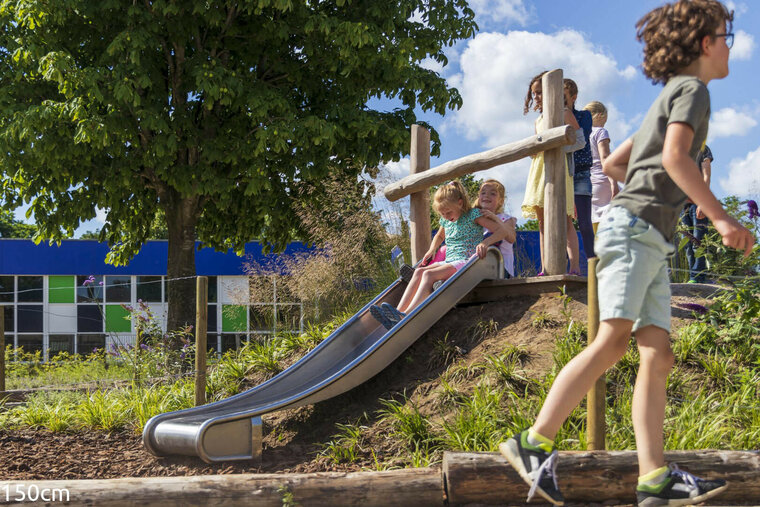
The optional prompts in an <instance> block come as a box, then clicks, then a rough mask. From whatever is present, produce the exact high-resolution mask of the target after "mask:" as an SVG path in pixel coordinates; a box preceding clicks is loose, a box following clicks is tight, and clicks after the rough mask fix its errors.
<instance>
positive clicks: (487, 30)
mask: <svg viewBox="0 0 760 507" xmlns="http://www.w3.org/2000/svg"><path fill="white" fill-rule="evenodd" d="M662 3H663V2H661V1H654V0H637V1H635V2H628V1H621V0H613V1H608V2H598V1H594V2H592V1H589V0H576V1H574V2H573V1H558V0H535V1H531V0H470V5H471V7H472V8H473V10H475V12H476V19H477V22H478V25H479V26H480V31H479V32H478V34H477V35H476V36H475V37H474V38H472V39H470V40H467V41H463V42H460V43H459V44H458V45H456V46H455V47H453V48H450V49H449V50H448V51H447V55H448V57H449V60H450V63H449V65H448V66H446V67H445V68H440V67H439V66H437V64H435V62H429V66H430V68H432V69H434V70H436V71H438V72H439V73H440V74H441V76H443V77H445V78H446V79H447V81H448V82H449V83H450V85H452V86H455V87H456V88H458V89H459V91H460V93H461V94H462V96H463V99H464V105H463V107H462V108H461V109H460V110H458V111H451V112H449V113H448V114H447V115H446V116H445V117H441V116H438V115H433V114H424V113H422V112H420V113H419V117H420V118H421V119H423V120H425V121H427V122H429V123H430V124H431V125H433V126H434V127H435V128H436V129H437V130H438V132H439V133H440V134H441V139H442V143H443V145H442V150H441V156H440V157H439V158H438V159H434V160H433V161H432V165H437V164H440V163H443V162H446V161H448V160H452V159H454V158H458V157H461V156H464V155H467V154H470V153H476V152H479V151H483V150H485V149H488V148H493V147H495V146H498V145H500V144H504V143H507V142H511V141H515V140H518V139H521V138H523V137H526V136H528V135H531V134H532V130H533V120H534V119H535V116H536V115H535V113H530V114H528V115H527V116H523V114H522V104H523V99H524V97H525V94H526V91H527V86H528V81H529V80H530V78H531V77H532V76H533V75H535V74H537V73H538V72H540V71H543V70H547V69H554V68H562V69H563V70H564V73H565V76H566V77H571V78H573V79H574V80H575V81H576V82H577V84H578V87H579V97H578V103H577V105H578V107H579V108H580V107H583V105H585V104H586V103H588V102H590V101H592V100H600V101H601V102H603V103H604V104H605V105H606V106H607V107H608V109H609V110H610V119H609V122H608V124H607V128H608V130H609V131H610V134H611V137H612V146H613V148H614V147H615V146H616V145H618V144H619V143H621V142H622V141H623V140H624V139H625V138H626V137H627V136H629V135H631V134H632V133H633V132H635V131H636V129H637V128H638V124H639V123H640V121H641V119H642V117H643V115H644V114H645V113H646V111H647V109H648V108H649V105H650V104H651V103H652V101H653V100H654V98H655V97H656V96H657V94H658V93H659V91H660V89H661V87H660V86H654V85H652V84H651V83H650V82H649V81H647V80H646V79H645V78H644V76H643V74H642V72H641V70H640V67H639V66H640V64H641V44H640V43H639V42H638V41H636V38H635V24H636V22H637V21H638V20H639V19H640V18H641V17H642V16H643V15H644V14H645V13H646V12H647V11H649V10H651V9H652V8H654V7H656V6H658V5H661V4H662ZM727 4H728V5H729V6H730V7H731V8H733V9H734V10H735V12H736V14H735V21H734V29H733V31H734V32H735V33H736V34H737V36H736V41H735V44H734V48H733V49H732V53H731V60H730V75H729V76H728V77H727V78H726V79H724V80H721V81H713V82H712V83H710V87H709V88H710V93H711V97H712V120H711V125H710V134H709V138H708V144H709V145H710V147H711V148H712V151H713V154H714V155H715V162H714V164H713V183H712V188H713V191H714V192H715V194H716V195H717V196H718V197H724V196H726V195H731V194H735V195H740V196H742V197H753V198H756V197H757V196H758V195H760V138H759V136H758V134H759V133H760V126H758V123H760V95H759V94H758V90H760V70H758V66H759V65H760V61H759V60H758V58H759V57H758V53H759V52H760V51H759V50H758V48H757V45H758V43H760V34H759V33H758V28H757V27H760V4H758V3H757V2H750V1H749V0H745V1H733V2H727ZM374 105H375V106H378V104H374ZM385 105H386V106H389V104H388V103H387V102H386V103H385ZM379 106H380V107H382V106H383V103H380V104H379ZM528 167H529V164H528V161H527V160H523V161H520V162H516V163H513V164H509V165H506V166H501V167H498V168H494V169H491V170H488V171H484V172H482V173H477V176H478V177H495V178H496V179H499V180H500V181H502V183H504V184H505V186H506V188H507V193H508V201H507V208H508V210H509V211H511V212H512V213H513V214H515V215H517V216H519V210H520V202H521V201H522V197H523V191H524V187H525V181H526V179H527V175H528ZM408 170H409V161H408V159H404V160H402V161H400V162H396V163H390V164H388V166H387V170H386V171H384V173H385V174H384V177H383V178H382V180H381V181H380V182H379V186H381V187H382V184H383V183H384V182H388V181H391V180H394V179H398V178H400V177H402V176H404V175H406V174H408ZM404 201H407V202H408V198H407V199H405V200H404ZM377 203H378V207H380V208H382V209H386V210H388V209H390V210H395V211H400V212H403V211H404V209H405V208H406V206H407V205H406V204H405V203H404V202H400V203H397V204H395V205H390V204H389V203H388V202H387V201H385V202H383V199H378V200H377ZM23 211H24V210H18V212H17V216H18V217H19V218H23ZM104 218H105V212H103V211H101V212H99V214H98V217H97V218H96V219H95V220H91V221H89V222H86V223H85V224H83V225H82V226H81V227H80V228H79V229H78V230H77V234H81V233H82V232H84V231H86V230H89V229H95V228H98V227H100V226H101V225H102V222H103V220H104Z"/></svg>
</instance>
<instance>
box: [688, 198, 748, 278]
mask: <svg viewBox="0 0 760 507" xmlns="http://www.w3.org/2000/svg"><path fill="white" fill-rule="evenodd" d="M721 203H722V204H723V207H724V208H725V209H726V212H728V214H729V215H731V216H732V217H734V218H736V219H737V220H738V221H739V222H741V224H742V225H744V226H745V227H747V228H748V229H749V230H750V231H752V233H753V234H754V236H755V238H758V237H759V236H760V222H758V217H753V218H750V213H749V210H748V207H747V201H742V200H739V198H738V197H736V196H729V197H726V198H725V199H723V201H721ZM678 231H679V232H680V233H681V235H682V239H681V241H680V243H679V245H678V248H679V250H683V249H684V248H685V247H686V244H687V243H689V242H690V241H691V242H692V243H693V244H694V246H695V251H694V255H696V256H698V257H699V256H704V257H705V258H706V260H707V266H708V268H707V270H708V271H709V272H710V273H711V274H710V275H709V276H710V278H716V279H717V280H720V281H722V282H727V283H733V280H732V279H731V277H748V276H757V275H758V273H759V271H758V269H759V268H760V246H758V245H757V244H756V245H755V247H754V248H753V249H752V252H751V254H750V255H749V256H748V257H746V258H745V257H744V252H740V251H739V250H736V249H734V248H729V247H727V246H724V245H723V240H722V238H721V236H720V234H718V231H717V230H715V227H714V226H713V225H712V223H710V224H709V225H708V226H707V232H706V233H705V235H704V237H703V238H702V240H701V242H699V244H697V242H696V240H695V239H694V238H693V237H692V236H691V232H692V231H689V230H688V229H687V228H686V227H684V226H683V224H679V227H678ZM681 276H682V278H683V276H686V275H681ZM683 281H685V280H683Z"/></svg>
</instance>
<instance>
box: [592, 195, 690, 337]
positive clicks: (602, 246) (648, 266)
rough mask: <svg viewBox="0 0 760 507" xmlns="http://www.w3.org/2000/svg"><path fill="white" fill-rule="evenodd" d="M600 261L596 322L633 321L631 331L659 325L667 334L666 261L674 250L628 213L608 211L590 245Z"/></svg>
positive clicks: (659, 236)
mask: <svg viewBox="0 0 760 507" xmlns="http://www.w3.org/2000/svg"><path fill="white" fill-rule="evenodd" d="M594 251H595V252H596V255H597V256H598V257H599V263H598V264H597V268H596V276H597V279H598V281H599V285H598V287H599V320H600V321H604V320H608V319H626V320H630V321H633V331H636V330H637V329H640V328H642V327H646V326H650V325H652V326H657V327H659V328H662V329H664V330H666V331H668V332H670V276H669V274H668V258H669V257H670V256H671V255H673V252H674V251H675V247H674V246H673V244H672V243H670V242H668V241H667V240H666V239H665V238H664V237H663V236H662V234H661V233H660V231H658V230H657V229H655V228H654V227H653V226H652V225H650V224H649V223H647V222H645V221H644V220H642V219H641V218H639V217H637V216H634V215H633V214H632V213H631V212H629V211H628V210H627V209H625V208H623V207H620V206H615V207H613V208H611V209H610V210H609V211H608V212H607V214H606V215H605V216H604V218H602V221H601V222H600V223H599V229H598V230H597V233H596V239H595V241H594Z"/></svg>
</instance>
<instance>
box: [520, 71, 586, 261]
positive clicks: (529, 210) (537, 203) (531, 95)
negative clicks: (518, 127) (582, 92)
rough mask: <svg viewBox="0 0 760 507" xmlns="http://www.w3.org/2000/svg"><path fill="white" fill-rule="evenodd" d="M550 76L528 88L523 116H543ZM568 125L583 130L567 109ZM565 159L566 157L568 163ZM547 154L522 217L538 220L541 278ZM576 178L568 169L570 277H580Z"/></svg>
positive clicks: (534, 172)
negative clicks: (531, 113) (545, 85)
mask: <svg viewBox="0 0 760 507" xmlns="http://www.w3.org/2000/svg"><path fill="white" fill-rule="evenodd" d="M544 74H546V72H542V73H541V74H539V75H537V76H535V77H534V78H533V79H531V81H530V85H529V86H528V95H527V97H526V98H525V108H524V109H523V114H528V111H530V110H531V109H533V110H534V111H539V112H541V113H543V101H542V93H541V78H542V77H543V76H544ZM564 115H565V124H567V125H570V126H572V127H573V128H574V129H576V131H578V130H579V129H580V126H579V125H578V122H577V121H576V120H575V117H574V116H573V114H572V113H571V112H570V111H569V110H568V109H567V108H565V113H564ZM542 123H543V114H542V115H541V116H539V117H538V118H537V119H536V122H535V129H536V133H538V132H540V131H542V130H544V128H543V126H542ZM564 158H565V157H563V159H564ZM544 182H545V175H544V153H543V152H541V153H539V154H538V155H536V156H534V157H533V160H532V161H531V164H530V172H529V173H528V183H527V184H526V186H525V197H524V199H523V203H522V214H523V216H524V217H525V218H532V219H537V220H538V230H539V234H540V238H541V272H540V273H539V274H538V276H542V275H543V274H544V270H543V268H544ZM574 195H575V194H574V191H573V178H572V177H570V174H569V173H568V171H567V169H566V170H565V201H566V204H565V210H566V212H567V256H568V257H569V259H570V271H569V273H570V274H580V253H579V247H578V235H577V234H576V232H575V226H574V225H573V216H574V215H575V206H574V203H573V196H574Z"/></svg>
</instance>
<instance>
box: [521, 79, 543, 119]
mask: <svg viewBox="0 0 760 507" xmlns="http://www.w3.org/2000/svg"><path fill="white" fill-rule="evenodd" d="M547 72H549V71H548V70H545V71H543V72H542V73H541V74H536V75H535V76H533V79H531V80H530V84H528V95H526V96H525V107H523V114H528V111H530V109H531V106H532V105H533V93H532V91H531V89H532V88H533V83H535V82H536V81H539V82H540V81H541V78H542V77H544V74H546V73H547ZM534 109H536V108H534Z"/></svg>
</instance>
